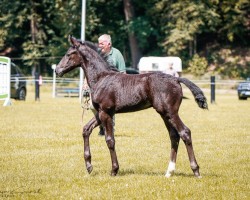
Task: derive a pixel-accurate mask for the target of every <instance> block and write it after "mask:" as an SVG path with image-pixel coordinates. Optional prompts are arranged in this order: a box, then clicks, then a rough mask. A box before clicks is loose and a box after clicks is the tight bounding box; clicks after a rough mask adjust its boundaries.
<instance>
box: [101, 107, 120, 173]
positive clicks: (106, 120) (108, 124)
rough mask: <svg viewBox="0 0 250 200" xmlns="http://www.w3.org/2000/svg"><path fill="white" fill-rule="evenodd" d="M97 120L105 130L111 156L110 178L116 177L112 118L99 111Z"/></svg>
mask: <svg viewBox="0 0 250 200" xmlns="http://www.w3.org/2000/svg"><path fill="white" fill-rule="evenodd" d="M99 118H100V120H101V121H102V124H103V126H104V128H105V139H106V143H107V146H108V148H109V152H110V156H111V161H112V170H111V176H116V174H117V172H118V170H119V164H118V160H117V156H116V151H115V138H114V127H113V118H112V117H111V116H110V115H108V114H107V113H106V112H104V111H101V112H100V113H99Z"/></svg>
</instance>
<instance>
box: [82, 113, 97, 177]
mask: <svg viewBox="0 0 250 200" xmlns="http://www.w3.org/2000/svg"><path fill="white" fill-rule="evenodd" d="M100 123H101V122H100V121H99V120H97V118H96V117H93V118H92V119H91V120H90V121H89V122H88V123H87V124H86V125H85V126H84V127H83V133H82V135H83V140H84V160H85V165H86V168H87V170H88V173H89V174H90V173H91V172H92V170H93V167H92V164H91V153H90V147H89V136H90V134H91V133H92V130H93V129H94V128H95V127H97V126H98V125H100Z"/></svg>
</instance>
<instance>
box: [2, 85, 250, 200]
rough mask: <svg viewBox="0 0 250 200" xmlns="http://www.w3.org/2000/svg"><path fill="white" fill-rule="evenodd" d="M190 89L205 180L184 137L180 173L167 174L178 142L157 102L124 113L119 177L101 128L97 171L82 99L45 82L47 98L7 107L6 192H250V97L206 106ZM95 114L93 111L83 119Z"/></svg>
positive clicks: (107, 195) (192, 195) (211, 195)
mask: <svg viewBox="0 0 250 200" xmlns="http://www.w3.org/2000/svg"><path fill="white" fill-rule="evenodd" d="M42 91H43V89H42ZM184 93H185V96H187V97H188V99H184V100H183V103H182V105H181V110H180V116H181V118H182V120H183V121H184V123H185V124H186V125H187V126H188V127H189V128H190V129H191V131H192V137H193V145H194V150H195V153H196V158H197V160H198V163H199V165H200V172H201V175H202V177H203V178H202V179H197V178H195V177H194V176H193V173H192V170H191V169H190V166H189V161H188V156H187V153H186V150H185V146H184V144H183V143H180V148H179V152H178V158H177V165H176V168H177V169H176V173H175V175H174V176H173V177H171V178H169V179H168V178H165V177H164V174H165V171H166V169H167V166H168V161H169V153H170V142H169V137H168V133H167V131H166V128H165V127H164V124H163V122H162V120H161V118H160V117H159V116H158V114H157V113H156V112H155V111H154V110H153V109H148V110H144V111H140V112H136V113H128V114H120V115H116V126H115V130H116V133H115V135H116V151H117V155H118V160H119V164H120V171H119V173H118V175H117V176H116V177H111V176H110V175H109V174H110V170H111V161H110V155H109V151H108V148H107V146H106V143H105V140H104V137H99V136H98V130H97V129H96V130H94V131H93V133H92V135H91V138H90V142H91V144H90V145H91V153H92V163H93V167H94V169H93V172H92V173H91V174H90V175H89V174H88V173H87V171H86V169H85V165H84V158H83V141H82V135H81V132H82V109H81V107H80V104H79V100H78V98H57V99H52V98H51V92H50V91H47V90H46V89H44V91H43V92H42V93H41V95H40V98H41V101H40V102H35V101H34V93H33V92H32V91H31V92H30V93H29V94H28V97H27V100H26V101H25V102H19V101H15V100H13V101H12V102H13V105H12V106H9V107H2V106H0V114H1V118H0V125H1V129H0V139H1V145H0V169H1V173H0V199H190V200H191V199H192V200H193V199H209V200H210V199H225V200H228V199H249V198H250V193H249V189H250V188H249V180H250V174H249V173H250V156H249V155H250V153H249V152H250V136H249V131H250V123H249V122H250V100H247V101H239V100H238V99H237V95H236V92H235V93H234V94H230V93H228V94H218V95H217V96H216V104H213V105H210V104H209V111H204V110H201V109H200V108H198V106H197V105H196V103H195V102H194V99H193V97H192V96H191V93H190V92H189V91H188V90H185V92H184ZM207 97H208V99H209V98H210V96H209V95H207ZM1 103H3V102H2V101H1ZM91 117H92V113H91V112H90V111H87V112H85V114H84V117H83V123H84V124H85V123H86V122H87V121H88V120H89V119H90V118H91Z"/></svg>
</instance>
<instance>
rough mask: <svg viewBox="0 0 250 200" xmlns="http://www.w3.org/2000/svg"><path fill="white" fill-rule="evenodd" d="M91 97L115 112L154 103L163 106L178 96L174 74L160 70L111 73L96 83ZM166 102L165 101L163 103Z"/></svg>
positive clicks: (179, 93) (179, 89) (179, 99)
mask: <svg viewBox="0 0 250 200" xmlns="http://www.w3.org/2000/svg"><path fill="white" fill-rule="evenodd" d="M96 88H97V90H96V91H95V93H94V95H93V101H94V102H95V103H97V104H99V105H100V106H101V107H102V108H103V109H104V107H105V108H107V107H109V108H114V109H115V112H116V113H122V112H133V111H138V110H143V109H146V108H149V107H152V106H153V107H154V108H155V109H156V110H157V111H158V112H159V111H160V110H162V109H164V110H166V109H167V108H168V107H169V106H172V105H170V103H171V104H175V103H176V102H178V103H179V104H180V101H181V98H182V89H181V86H180V84H179V83H178V80H177V78H175V77H173V76H171V75H167V74H163V73H147V74H138V75H127V74H121V73H114V74H112V75H110V76H105V77H103V78H101V79H100V80H99V81H98V83H97V84H96ZM167 104H169V105H167Z"/></svg>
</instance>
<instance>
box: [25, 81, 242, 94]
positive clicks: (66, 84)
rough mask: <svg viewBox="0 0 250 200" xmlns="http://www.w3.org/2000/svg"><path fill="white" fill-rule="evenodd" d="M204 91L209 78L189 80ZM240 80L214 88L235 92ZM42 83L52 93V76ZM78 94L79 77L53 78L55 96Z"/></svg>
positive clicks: (222, 83) (208, 83)
mask: <svg viewBox="0 0 250 200" xmlns="http://www.w3.org/2000/svg"><path fill="white" fill-rule="evenodd" d="M25 79H26V81H27V84H28V85H33V84H34V83H35V79H34V77H25ZM191 81H192V82H194V83H195V84H196V85H198V86H199V87H200V88H202V89H203V90H205V91H208V90H210V89H211V81H210V80H191ZM239 82H242V80H216V79H215V89H216V93H218V92H227V91H228V92H234V91H235V92H236V89H237V86H238V84H239ZM42 85H44V86H48V87H49V88H51V92H52V93H53V78H52V77H43V78H42ZM77 96H79V78H56V80H55V97H77Z"/></svg>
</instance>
